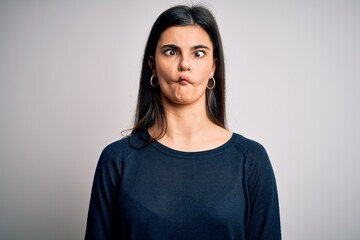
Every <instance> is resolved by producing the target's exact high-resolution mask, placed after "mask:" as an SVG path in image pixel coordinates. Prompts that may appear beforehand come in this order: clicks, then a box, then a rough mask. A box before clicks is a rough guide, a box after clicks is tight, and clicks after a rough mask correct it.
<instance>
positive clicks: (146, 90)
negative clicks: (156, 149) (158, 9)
mask: <svg viewBox="0 0 360 240" xmlns="http://www.w3.org/2000/svg"><path fill="white" fill-rule="evenodd" d="M187 25H199V26H200V27H202V28H203V29H204V30H205V31H206V32H207V34H208V35H209V37H210V39H211V41H212V43H213V45H214V53H213V56H214V59H216V66H217V67H216V70H215V73H214V78H215V80H216V86H215V88H214V89H211V90H210V89H206V112H207V115H208V117H209V119H210V120H211V121H212V122H213V123H215V124H217V125H219V126H221V127H223V128H226V118H225V66H224V54H223V47H222V43H221V37H220V33H219V29H218V26H217V24H216V21H215V18H214V16H213V15H212V13H211V12H210V11H209V10H208V9H206V8H205V7H203V6H191V7H189V6H184V5H179V6H175V7H172V8H169V9H168V10H166V11H165V12H163V13H162V14H161V15H160V16H159V17H158V19H157V20H156V21H155V23H154V25H153V27H152V29H151V32H150V35H149V38H148V41H147V43H146V47H145V52H144V57H143V61H142V69H141V75H140V84H139V93H138V100H137V106H136V114H135V122H134V127H133V129H132V132H131V134H134V133H137V132H140V131H144V130H147V129H149V128H150V127H152V126H153V125H154V124H155V123H157V125H158V126H159V127H161V129H160V130H161V131H160V133H159V135H158V136H155V137H154V139H158V138H161V137H162V136H163V135H164V134H165V133H166V128H167V126H166V119H165V112H164V108H163V105H162V102H161V95H160V88H159V87H156V88H154V87H152V86H151V84H150V78H151V76H152V69H151V67H150V66H149V59H150V57H151V56H155V50H156V45H157V43H158V40H159V38H160V35H161V34H162V33H163V32H164V31H165V30H166V29H167V28H169V27H171V26H187Z"/></svg>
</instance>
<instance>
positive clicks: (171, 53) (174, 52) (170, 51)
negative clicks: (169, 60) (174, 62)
mask: <svg viewBox="0 0 360 240" xmlns="http://www.w3.org/2000/svg"><path fill="white" fill-rule="evenodd" d="M164 53H165V55H168V56H173V55H176V51H175V50H174V49H168V50H166V51H165V52H164Z"/></svg>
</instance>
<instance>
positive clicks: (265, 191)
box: [246, 142, 281, 240]
mask: <svg viewBox="0 0 360 240" xmlns="http://www.w3.org/2000/svg"><path fill="white" fill-rule="evenodd" d="M250 145H251V146H249V151H248V154H247V156H248V162H247V169H246V170H247V171H246V172H247V187H248V203H249V208H248V219H247V222H248V224H247V229H246V239H249V240H253V239H257V240H260V239H263V240H279V239H281V229H280V214H279V202H278V194H277V188H276V181H275V176H274V172H273V169H272V166H271V163H270V160H269V157H268V155H267V153H266V151H265V149H264V148H263V147H262V146H261V145H260V144H258V143H256V142H252V143H251V144H250Z"/></svg>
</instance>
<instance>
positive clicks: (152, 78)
mask: <svg viewBox="0 0 360 240" xmlns="http://www.w3.org/2000/svg"><path fill="white" fill-rule="evenodd" d="M154 77H156V76H155V75H154V74H153V75H151V78H150V85H151V86H152V87H157V85H159V80H158V81H157V82H156V84H154V83H153V80H154Z"/></svg>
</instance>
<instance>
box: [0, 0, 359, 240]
mask: <svg viewBox="0 0 360 240" xmlns="http://www.w3.org/2000/svg"><path fill="white" fill-rule="evenodd" d="M195 2H196V1H195ZM203 2H204V3H205V4H206V6H208V7H209V8H210V9H211V10H212V11H213V13H214V14H215V16H216V18H217V21H218V24H219V27H220V31H221V34H222V37H223V42H224V48H225V57H226V66H227V96H228V98H227V106H228V122H229V128H230V129H231V130H232V131H235V132H238V133H240V134H243V135H245V136H246V137H249V138H252V139H255V140H257V141H259V142H260V143H262V144H263V145H264V146H265V147H266V149H267V151H268V153H269V155H270V158H271V160H272V164H273V168H274V170H275V173H276V177H277V182H278V190H279V197H280V207H281V217H282V219H281V220H282V232H283V239H290V240H304V239H307V240H312V239H314V240H315V239H316V240H318V239H327V240H331V239H334V240H335V239H342V240H349V239H359V237H360V221H359V218H360V207H359V202H360V186H359V183H360V181H359V180H360V177H359V174H360V173H359V170H360V163H359V162H360V127H359V123H360V107H359V103H360V1H356V0H354V1H350V0H342V1H340V0H338V1H335V0H333V1H331V0H329V1H325V0H324V1H320V0H307V1H304V0H293V1H291V0H290V1H285V0H284V1H265V0H259V1H239V0H236V1H235V0H234V1H224V0H212V1H211V0H209V1H203ZM178 3H185V4H188V3H189V1H169V0H157V1H145V0H143V1H128V2H121V1H115V0H114V1H109V0H107V1H60V0H59V1H45V0H44V1H41V0H38V1H35V0H31V1H30V0H29V1H25V0H24V1H20V0H19V1H10V0H9V1H3V0H2V1H0V81H1V82H0V123H1V124H0V160H1V161H0V238H1V239H37V240H42V239H44V240H45V239H53V240H57V239H59V240H60V239H61V240H62V239H82V238H83V236H84V231H85V223H86V217H87V209H88V204H89V197H90V190H91V184H92V178H93V174H94V170H95V166H96V163H97V160H98V157H99V154H100V152H101V150H102V149H103V148H104V147H105V146H106V145H107V144H109V143H110V142H112V141H115V140H117V139H119V138H121V131H122V130H124V129H127V128H129V127H131V124H132V120H133V114H134V107H135V102H136V95H137V88H138V79H139V74H140V63H141V58H142V54H143V50H144V46H145V42H146V39H147V36H148V34H149V31H150V28H151V26H152V24H153V22H154V21H155V19H156V18H157V16H158V15H159V14H160V13H161V12H162V11H164V10H165V9H167V8H168V7H171V6H173V5H175V4H178Z"/></svg>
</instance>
